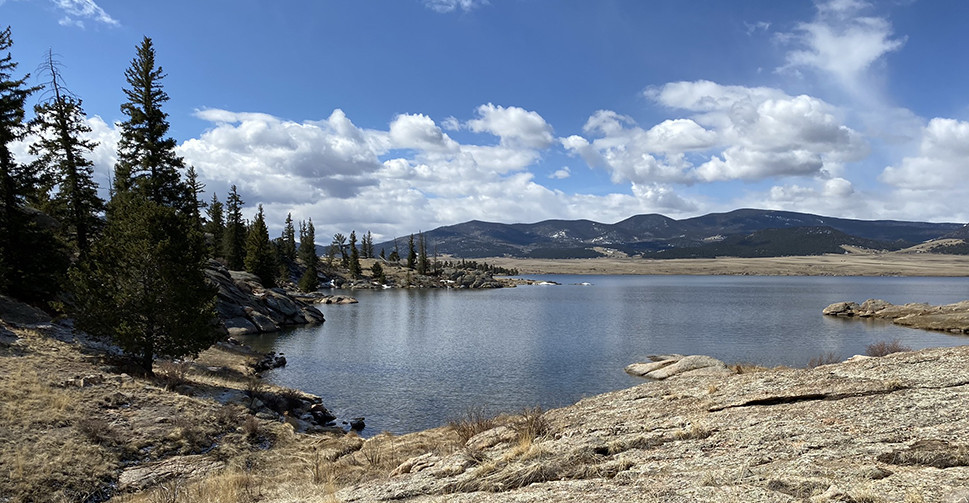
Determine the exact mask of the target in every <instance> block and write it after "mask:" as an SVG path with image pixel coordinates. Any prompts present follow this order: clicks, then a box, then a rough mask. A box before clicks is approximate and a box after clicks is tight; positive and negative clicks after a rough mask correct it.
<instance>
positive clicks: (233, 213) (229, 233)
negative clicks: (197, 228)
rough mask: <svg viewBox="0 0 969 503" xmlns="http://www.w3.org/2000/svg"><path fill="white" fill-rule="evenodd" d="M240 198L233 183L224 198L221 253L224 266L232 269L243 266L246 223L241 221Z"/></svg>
mask: <svg viewBox="0 0 969 503" xmlns="http://www.w3.org/2000/svg"><path fill="white" fill-rule="evenodd" d="M242 205H243V202H242V198H241V197H239V192H237V191H236V186H235V185H233V186H232V188H231V189H229V196H228V197H227V198H226V200H225V210H226V215H225V234H223V235H222V254H223V256H224V257H225V266H226V267H227V268H229V269H230V270H232V271H241V270H242V268H243V267H245V256H246V255H245V253H246V251H245V243H246V225H245V223H244V222H243V221H242Z"/></svg>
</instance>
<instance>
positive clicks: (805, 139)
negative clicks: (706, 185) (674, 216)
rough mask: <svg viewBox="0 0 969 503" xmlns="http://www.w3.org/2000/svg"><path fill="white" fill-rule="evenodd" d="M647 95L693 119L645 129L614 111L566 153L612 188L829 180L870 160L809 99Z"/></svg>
mask: <svg viewBox="0 0 969 503" xmlns="http://www.w3.org/2000/svg"><path fill="white" fill-rule="evenodd" d="M645 95H646V96H647V97H648V98H650V99H652V100H654V101H655V102H657V103H658V104H661V105H663V106H666V107H669V108H673V109H678V110H682V111H685V112H687V113H688V114H689V115H690V117H687V118H678V119H669V120H665V121H663V122H661V123H659V124H657V125H655V126H653V127H651V128H649V129H643V128H641V127H639V126H637V125H636V124H635V122H634V121H633V119H631V118H630V117H627V116H624V115H621V114H618V113H616V112H613V111H606V110H602V111H598V112H596V113H594V114H593V115H592V116H591V117H590V118H589V120H588V121H587V122H586V124H585V127H584V128H583V131H584V133H586V134H587V135H589V136H597V137H596V138H594V139H592V140H591V141H590V140H589V139H587V138H584V137H582V136H578V135H573V136H569V137H567V138H563V139H561V140H560V141H561V143H562V145H563V147H565V149H566V150H567V151H569V152H570V153H572V154H573V155H577V156H579V157H581V158H582V159H583V160H585V161H586V163H588V164H589V165H590V166H592V167H601V168H604V169H606V170H608V171H609V172H610V173H611V176H612V179H613V181H614V182H617V183H618V182H619V181H622V180H628V181H630V182H632V183H636V184H649V183H679V184H692V183H697V182H719V181H729V180H748V181H756V180H762V179H767V178H772V177H787V176H805V177H812V176H828V175H830V173H831V172H832V171H835V169H834V168H832V169H828V168H827V167H828V166H833V167H839V166H840V165H841V163H844V162H850V161H856V160H859V159H862V158H864V157H865V156H866V155H867V154H868V145H867V143H866V142H865V141H864V139H863V138H862V136H861V135H860V134H858V133H857V132H855V131H854V130H852V129H851V128H849V127H848V126H846V125H844V124H842V123H841V122H840V121H839V120H838V118H837V115H836V113H837V110H836V109H835V107H833V106H831V105H829V104H827V103H825V102H824V101H822V100H820V99H818V98H814V97H811V96H804V95H801V96H793V97H792V96H788V95H787V94H785V93H784V92H783V91H780V90H778V89H772V88H765V87H744V86H725V85H720V84H717V83H715V82H710V81H705V80H701V81H696V82H672V83H669V84H666V85H664V86H660V87H655V88H650V89H648V90H647V91H646V92H645Z"/></svg>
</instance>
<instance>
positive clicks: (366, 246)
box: [360, 231, 374, 258]
mask: <svg viewBox="0 0 969 503" xmlns="http://www.w3.org/2000/svg"><path fill="white" fill-rule="evenodd" d="M360 247H361V248H362V250H361V251H362V252H363V258H374V254H373V234H371V233H370V231H367V233H366V234H365V235H364V236H363V239H361V240H360Z"/></svg>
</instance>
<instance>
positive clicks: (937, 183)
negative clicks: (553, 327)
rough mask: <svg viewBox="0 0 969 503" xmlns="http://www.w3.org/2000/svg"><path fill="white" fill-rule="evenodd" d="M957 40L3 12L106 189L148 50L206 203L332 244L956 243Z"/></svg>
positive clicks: (611, 22)
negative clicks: (469, 225) (574, 232)
mask: <svg viewBox="0 0 969 503" xmlns="http://www.w3.org/2000/svg"><path fill="white" fill-rule="evenodd" d="M966 19H969V3H967V2H964V1H961V0H914V1H913V0H897V1H891V0H886V1H879V2H870V3H869V2H864V1H862V0H830V1H818V2H807V1H784V2H778V1H776V0H736V1H730V2H724V1H722V0H693V1H690V2H682V1H680V0H651V1H648V2H644V1H639V0H594V1H593V0H583V1H579V0H355V1H334V0H312V1H311V0H294V1H289V2H265V1H257V0H208V1H203V2H198V1H194V0H193V1H186V0H168V1H166V2H138V1H130V0H0V25H9V26H10V27H11V29H12V32H13V40H14V45H13V47H12V48H11V53H12V55H13V58H14V60H15V61H17V62H19V64H20V66H19V67H18V71H19V72H21V73H27V72H30V73H32V74H33V75H32V77H31V82H32V83H41V82H42V78H41V77H40V76H39V74H38V72H37V71H36V69H37V68H38V66H39V65H40V64H41V63H42V62H43V60H44V58H45V56H46V54H47V52H48V51H49V50H50V51H53V53H54V54H55V57H56V59H57V60H58V61H59V62H60V63H61V65H62V73H63V77H64V78H65V80H66V84H67V86H68V87H69V88H70V90H71V91H72V92H74V93H75V94H76V95H77V96H79V97H80V98H82V99H83V100H84V109H85V113H86V114H87V116H88V122H89V125H90V126H91V127H92V133H91V134H90V135H91V137H92V138H93V139H95V140H96V141H98V142H99V146H98V147H97V148H96V149H95V151H94V152H93V153H92V159H93V160H94V162H95V170H96V173H95V177H96V181H97V182H98V183H100V184H101V185H102V186H104V187H106V186H107V185H108V179H109V177H110V173H111V172H112V169H113V168H112V166H113V162H114V160H115V158H116V153H115V151H116V148H117V141H118V138H119V132H118V126H117V124H118V123H119V122H120V121H123V120H124V119H125V116H124V115H123V114H122V113H121V110H120V105H121V103H122V102H123V101H124V95H123V91H122V89H123V88H124V87H125V86H126V83H125V81H124V70H125V69H126V68H127V67H128V66H130V64H131V61H132V59H133V58H134V56H135V52H136V47H137V45H138V44H139V43H140V42H141V40H142V38H143V37H145V36H148V37H150V38H151V39H152V41H153V43H154V45H155V48H156V62H157V63H158V64H159V65H160V66H161V67H162V68H163V70H164V71H165V73H166V74H167V76H166V77H165V78H164V79H163V80H162V84H163V86H164V89H165V91H166V92H167V93H168V95H169V96H170V100H169V101H168V102H167V103H165V104H164V105H163V110H164V111H165V112H167V113H168V118H169V121H170V123H171V130H170V133H171V135H172V136H173V137H174V138H175V139H176V141H177V142H178V149H177V153H178V154H179V155H180V156H182V157H183V158H184V160H185V163H186V165H193V166H195V168H196V170H197V171H198V173H199V175H200V179H201V181H202V182H203V183H204V184H205V186H206V194H205V195H204V197H205V199H206V200H208V199H210V198H211V197H212V195H213V194H215V195H216V196H217V197H218V198H219V199H220V200H221V201H225V195H226V193H227V192H228V190H229V187H230V186H232V185H236V186H237V188H238V191H239V193H240V195H241V196H242V198H243V200H244V201H245V203H246V208H245V210H244V214H245V215H246V216H247V217H248V218H251V217H252V216H253V215H254V214H255V212H256V205H257V204H260V203H261V204H262V205H263V207H264V209H265V212H266V216H267V220H268V223H269V224H270V229H271V232H274V233H278V232H279V230H280V229H281V227H282V223H283V220H284V219H285V217H286V214H287V213H292V215H293V218H294V219H296V220H297V221H298V220H303V219H308V218H312V219H313V222H314V224H315V226H316V230H317V240H318V241H319V242H325V241H327V239H326V236H329V235H332V234H334V233H337V232H341V233H344V234H347V233H349V231H351V230H355V231H356V232H357V234H358V235H359V234H362V233H365V232H366V231H371V232H373V234H374V236H375V239H376V240H377V241H380V240H382V239H389V238H391V237H394V236H404V235H407V234H410V233H416V232H418V231H420V230H430V229H434V228H437V227H439V226H442V225H450V224H455V223H460V222H465V221H468V220H484V221H490V222H504V223H517V222H524V223H530V222H538V221H541V220H546V219H589V220H594V221H598V222H604V223H614V222H617V221H620V220H623V219H625V218H628V217H630V216H632V215H637V214H646V213H660V214H664V215H667V216H670V217H673V218H685V217H691V216H697V215H702V214H706V213H711V212H723V211H730V210H733V209H737V208H765V209H778V210H790V211H800V212H808V213H817V214H821V215H827V216H836V217H846V218H860V219H896V220H918V221H934V222H960V223H961V222H967V221H969V208H967V205H966V204H965V202H966V201H967V200H969V181H967V177H966V173H967V171H969V163H967V160H969V92H967V90H969V66H967V65H966V64H965V63H964V61H965V55H966V54H969V37H967V36H966V35H965V29H964V25H965V20H966ZM40 97H42V95H41V93H38V94H37V95H35V96H33V97H31V98H30V100H29V103H30V104H31V105H32V104H33V103H34V102H36V100H37V99H39V98H40ZM29 141H30V140H29V138H28V139H27V140H25V141H24V142H21V143H20V144H17V145H14V146H13V150H14V153H15V155H16V156H17V159H18V160H22V161H27V160H29V159H30V156H29V154H28V152H27V143H28V142H29ZM104 195H106V191H105V192H104Z"/></svg>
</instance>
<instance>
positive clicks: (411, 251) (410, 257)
mask: <svg viewBox="0 0 969 503" xmlns="http://www.w3.org/2000/svg"><path fill="white" fill-rule="evenodd" d="M407 250H408V251H407V268H408V269H413V268H414V267H416V266H417V250H416V249H415V248H414V235H413V234H411V235H410V239H408V241H407Z"/></svg>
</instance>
